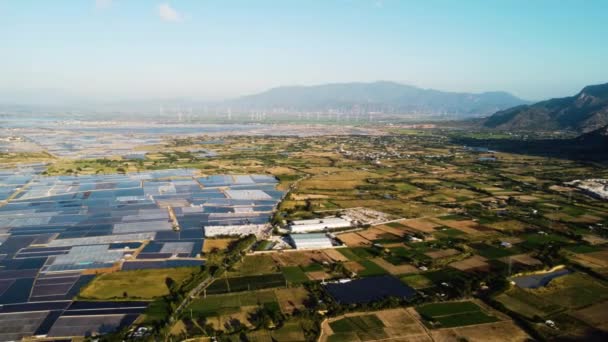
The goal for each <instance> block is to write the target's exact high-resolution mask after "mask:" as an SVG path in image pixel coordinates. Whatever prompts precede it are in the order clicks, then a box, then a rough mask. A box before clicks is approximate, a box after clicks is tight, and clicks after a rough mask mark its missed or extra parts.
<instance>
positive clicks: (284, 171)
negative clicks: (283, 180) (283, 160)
mask: <svg viewBox="0 0 608 342" xmlns="http://www.w3.org/2000/svg"><path fill="white" fill-rule="evenodd" d="M266 171H268V172H270V173H272V174H273V175H294V174H296V171H295V170H294V169H292V168H289V167H284V166H275V167H271V168H268V169H266Z"/></svg>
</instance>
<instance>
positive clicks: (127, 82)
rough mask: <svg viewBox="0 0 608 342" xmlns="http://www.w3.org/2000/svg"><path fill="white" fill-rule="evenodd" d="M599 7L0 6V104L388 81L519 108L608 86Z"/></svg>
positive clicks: (573, 3)
mask: <svg viewBox="0 0 608 342" xmlns="http://www.w3.org/2000/svg"><path fill="white" fill-rule="evenodd" d="M607 23H608V1H604V0H585V1H581V0H560V1H555V0H535V1H530V0H504V1H499V0H478V1H476V0H471V1H467V0H459V1H448V0H446V1H439V0H424V1H423V0H420V1H407V0H402V1H400V0H306V1H295V0H274V1H267V0H256V1H250V0H242V1H236V0H172V1H147V0H97V1H95V0H78V1H76V0H52V1H38V0H18V1H15V0H0V93H4V94H5V96H6V94H13V93H15V94H17V93H28V92H30V93H33V94H35V93H37V92H48V93H53V92H56V93H58V94H71V95H74V96H82V97H88V98H100V99H101V98H103V99H110V98H113V99H136V98H137V99H144V98H152V97H154V98H192V99H202V100H213V99H222V98H229V97H235V96H240V95H244V94H250V93H255V92H259V91H263V90H265V89H268V88H271V87H276V86H281V85H312V84H322V83H336V82H370V81H376V80H390V81H396V82H401V83H405V84H410V85H415V86H419V87H423V88H433V89H439V90H447V91H459V92H483V91H495V90H502V91H508V92H511V93H513V94H515V95H517V96H520V97H522V98H524V99H529V100H541V99H546V98H551V97H561V96H569V95H573V94H575V93H576V92H578V91H579V90H580V89H581V88H582V87H584V86H585V85H588V84H597V83H605V82H608V62H607V61H608V57H607V56H608V44H607V43H606V42H607V39H608V38H607V37H608V24H607Z"/></svg>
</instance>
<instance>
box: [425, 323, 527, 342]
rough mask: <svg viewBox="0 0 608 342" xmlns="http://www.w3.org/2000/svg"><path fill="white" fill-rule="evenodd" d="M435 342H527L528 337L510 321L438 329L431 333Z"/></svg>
mask: <svg viewBox="0 0 608 342" xmlns="http://www.w3.org/2000/svg"><path fill="white" fill-rule="evenodd" d="M431 335H432V336H433V340H434V341H435V342H444V341H445V342H448V341H450V342H451V341H454V342H456V341H471V342H474V341H479V342H488V341H496V342H498V341H510V342H513V341H522V342H523V341H529V340H530V336H528V334H526V332H525V331H523V330H522V329H521V328H519V327H518V326H517V325H515V323H513V322H511V321H503V322H495V323H487V324H477V325H471V326H466V327H460V328H448V329H438V330H434V331H432V332H431Z"/></svg>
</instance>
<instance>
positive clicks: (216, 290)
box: [207, 273, 285, 294]
mask: <svg viewBox="0 0 608 342" xmlns="http://www.w3.org/2000/svg"><path fill="white" fill-rule="evenodd" d="M283 286H285V277H284V276H283V274H282V273H273V274H263V275H257V276H247V277H233V278H222V279H217V280H216V281H214V282H213V283H211V285H209V287H207V293H208V294H220V293H229V292H239V291H250V290H261V289H268V288H273V287H283Z"/></svg>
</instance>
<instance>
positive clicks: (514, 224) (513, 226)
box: [487, 220, 526, 231]
mask: <svg viewBox="0 0 608 342" xmlns="http://www.w3.org/2000/svg"><path fill="white" fill-rule="evenodd" d="M487 226H488V227H492V228H495V229H498V230H516V231H521V230H524V229H525V228H526V224H525V223H523V222H520V221H517V220H509V221H501V222H494V223H491V224H488V225H487Z"/></svg>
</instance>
